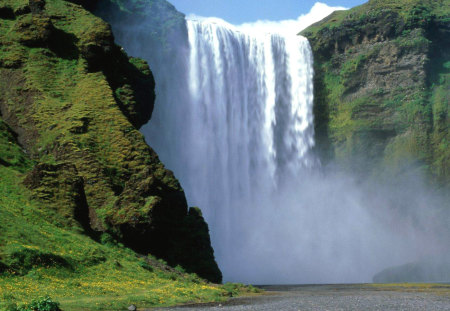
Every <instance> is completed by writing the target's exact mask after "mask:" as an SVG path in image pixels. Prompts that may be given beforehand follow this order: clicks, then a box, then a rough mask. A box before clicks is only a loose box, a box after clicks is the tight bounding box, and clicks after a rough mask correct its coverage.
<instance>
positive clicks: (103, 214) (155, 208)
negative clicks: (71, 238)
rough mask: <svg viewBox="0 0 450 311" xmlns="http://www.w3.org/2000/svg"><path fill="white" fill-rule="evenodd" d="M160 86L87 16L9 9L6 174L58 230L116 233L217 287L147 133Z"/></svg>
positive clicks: (69, 6) (1, 36)
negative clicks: (39, 205) (144, 129)
mask: <svg viewBox="0 0 450 311" xmlns="http://www.w3.org/2000/svg"><path fill="white" fill-rule="evenodd" d="M81 4H83V3H81ZM154 86H155V83H154V80H153V77H152V73H151V71H150V69H149V67H148V65H147V63H146V62H145V61H143V60H141V59H137V58H132V57H129V56H128V55H127V54H126V53H125V51H124V50H123V49H122V48H121V47H119V46H117V45H116V44H115V43H114V37H113V35H112V32H111V28H110V26H109V25H108V24H107V23H106V22H104V21H103V20H102V19H100V18H98V17H96V16H95V15H93V14H92V13H90V12H89V11H87V10H86V9H85V8H83V7H82V6H81V5H80V4H76V3H71V2H67V1H63V0H47V1H44V0H29V1H28V0H0V111H1V115H0V116H1V123H0V125H1V127H0V134H1V135H3V136H4V137H6V138H7V139H6V142H5V143H4V144H3V145H2V150H1V153H0V167H3V168H6V167H15V168H17V169H14V170H15V171H16V172H18V173H17V174H13V175H11V176H12V177H11V178H14V183H15V184H21V185H24V186H26V187H27V189H28V190H27V191H30V193H31V194H32V199H33V200H37V201H39V202H41V203H42V204H44V206H46V208H48V209H50V210H52V211H54V212H55V214H56V215H59V216H62V217H59V216H58V217H57V219H58V220H57V222H58V224H59V225H60V226H66V227H67V228H71V227H74V228H75V227H77V228H78V227H80V228H83V231H84V232H85V233H86V234H88V235H90V236H91V237H92V238H94V239H95V238H97V237H98V236H99V235H100V234H101V233H104V232H107V233H108V234H110V235H112V236H114V237H115V238H116V239H118V240H119V241H121V242H122V243H124V244H125V246H128V247H131V248H132V249H134V250H135V251H138V252H139V253H143V254H147V253H151V254H152V255H155V256H157V257H160V258H164V259H165V260H167V261H168V262H169V264H171V265H177V264H178V265H181V266H183V267H184V268H185V269H186V270H187V271H188V272H196V273H198V274H199V275H200V276H202V277H205V278H207V279H209V280H211V281H215V282H220V281H221V274H220V271H219V269H218V267H217V264H216V263H215V261H214V256H213V251H212V248H211V246H210V241H209V234H208V228H207V225H206V224H205V223H204V220H203V218H202V216H201V213H200V212H199V211H198V210H197V209H191V210H190V211H188V208H187V203H186V199H185V195H184V192H183V189H182V188H181V186H180V184H179V183H178V181H177V179H176V178H175V177H174V176H173V174H172V172H170V171H169V170H167V169H165V167H164V165H163V164H162V163H161V162H160V161H159V159H158V156H157V155H156V154H155V152H154V151H153V150H152V149H151V148H150V147H149V146H148V145H147V144H146V143H145V141H144V138H143V136H142V135H141V134H140V132H139V131H138V130H139V128H140V127H141V126H142V125H143V124H145V123H146V122H147V121H148V120H149V118H150V116H151V113H152V109H153V101H154V97H155V96H154ZM3 136H2V137H3ZM18 150H19V151H21V152H16V151H18ZM2 178H3V176H2ZM2 195H3V194H2ZM18 217H19V216H18ZM0 222H1V221H0ZM0 246H1V245H0Z"/></svg>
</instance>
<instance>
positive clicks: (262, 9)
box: [168, 0, 367, 24]
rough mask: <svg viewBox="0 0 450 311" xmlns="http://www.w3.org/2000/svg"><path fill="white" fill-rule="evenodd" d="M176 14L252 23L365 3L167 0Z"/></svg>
mask: <svg viewBox="0 0 450 311" xmlns="http://www.w3.org/2000/svg"><path fill="white" fill-rule="evenodd" d="M168 1H169V2H170V3H172V4H173V5H175V7H176V8H177V9H178V11H180V12H183V13H185V14H191V13H192V14H195V15H200V16H204V17H220V18H222V19H224V20H226V21H228V22H229V23H232V24H241V23H245V22H254V21H256V20H273V21H278V20H285V19H296V18H297V17H299V16H300V15H302V14H305V13H308V12H309V10H310V9H311V7H312V6H313V5H314V3H316V2H322V3H325V4H327V5H329V6H343V7H348V8H350V7H354V6H357V5H360V4H363V3H365V2H367V0H321V1H316V0H168Z"/></svg>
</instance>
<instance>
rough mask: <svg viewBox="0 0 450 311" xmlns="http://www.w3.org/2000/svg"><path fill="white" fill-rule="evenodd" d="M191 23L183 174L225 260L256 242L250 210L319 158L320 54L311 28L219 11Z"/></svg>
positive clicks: (219, 255) (223, 264) (188, 188)
mask: <svg viewBox="0 0 450 311" xmlns="http://www.w3.org/2000/svg"><path fill="white" fill-rule="evenodd" d="M187 28H188V35H189V44H190V55H189V71H188V81H189V96H190V100H188V101H186V102H185V103H186V104H188V105H189V107H190V109H189V110H188V111H189V112H188V114H187V115H185V124H184V125H181V128H182V130H181V131H180V135H181V136H182V137H183V138H182V140H183V141H184V143H185V144H187V145H188V146H189V147H188V148H186V150H184V152H183V153H184V154H183V155H179V156H182V157H188V158H189V161H187V162H186V163H187V164H186V165H187V167H185V168H184V170H183V171H184V173H183V175H184V176H180V178H181V180H182V182H183V185H184V187H185V190H186V193H187V195H188V200H189V202H190V203H191V204H194V205H198V206H201V207H203V210H204V213H205V217H206V219H207V220H208V222H209V224H210V227H211V232H212V240H213V246H214V247H215V250H216V255H217V258H218V261H219V263H220V264H221V265H222V267H225V266H226V262H228V261H227V260H224V258H225V257H226V256H227V254H233V257H235V258H236V259H237V258H238V257H239V256H238V254H236V251H237V248H236V246H237V244H238V243H239V242H238V241H240V243H241V244H242V246H243V247H244V246H246V247H250V245H246V243H247V242H248V241H246V234H247V230H246V228H245V226H242V224H243V222H242V221H241V220H242V217H244V215H245V214H246V213H255V212H256V210H255V209H257V208H258V207H257V206H258V205H259V206H260V208H261V205H260V203H258V201H259V200H260V199H261V198H262V195H263V194H264V195H265V196H269V197H270V196H271V195H270V194H271V193H274V192H276V190H277V187H278V186H280V185H281V184H284V183H286V182H289V178H292V177H294V176H295V177H297V176H298V173H299V172H300V170H301V169H302V168H303V167H305V166H308V165H311V162H312V159H311V157H310V156H309V154H308V151H309V150H310V149H311V147H312V146H313V145H314V139H313V114H312V100H313V95H312V91H313V86H312V76H313V69H312V53H311V49H310V46H309V43H308V41H307V40H306V39H305V38H303V37H299V36H296V35H292V36H283V35H271V34H265V33H257V32H254V33H250V32H240V31H239V30H238V29H236V28H234V27H233V26H231V25H228V24H226V23H225V22H223V21H220V20H217V19H205V20H188V21H187ZM234 264H237V262H235V263H233V265H234ZM224 272H225V275H227V271H224Z"/></svg>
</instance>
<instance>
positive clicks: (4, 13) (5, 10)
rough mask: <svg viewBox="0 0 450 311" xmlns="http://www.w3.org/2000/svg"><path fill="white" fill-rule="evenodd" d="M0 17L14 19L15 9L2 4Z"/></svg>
mask: <svg viewBox="0 0 450 311" xmlns="http://www.w3.org/2000/svg"><path fill="white" fill-rule="evenodd" d="M0 18H3V19H14V18H15V16H14V11H13V9H11V8H10V7H7V6H0Z"/></svg>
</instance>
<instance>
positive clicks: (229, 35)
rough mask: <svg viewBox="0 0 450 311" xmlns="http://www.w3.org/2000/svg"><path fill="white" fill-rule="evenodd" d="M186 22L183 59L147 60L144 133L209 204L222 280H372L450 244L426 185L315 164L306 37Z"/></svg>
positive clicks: (194, 202) (203, 204)
mask: <svg viewBox="0 0 450 311" xmlns="http://www.w3.org/2000/svg"><path fill="white" fill-rule="evenodd" d="M266 26H267V25H266ZM266 28H267V27H266ZM187 30H188V36H189V38H188V39H189V47H188V52H187V54H186V55H184V54H182V53H181V54H180V55H182V56H183V55H184V58H183V57H181V58H182V59H184V61H181V62H177V64H176V65H171V66H167V64H158V63H155V64H151V66H152V68H158V66H160V68H159V69H158V70H157V72H159V74H158V76H159V77H158V76H157V84H158V83H159V91H158V95H157V96H158V102H157V105H156V108H155V113H154V115H153V117H152V120H151V122H150V123H149V124H148V125H147V126H146V127H145V128H144V129H143V132H144V134H145V136H146V139H147V140H148V141H149V143H150V145H151V146H152V147H154V148H155V149H156V151H157V152H158V154H159V155H160V157H161V160H162V161H163V163H165V164H166V165H167V167H168V168H170V169H172V170H173V171H174V172H175V175H176V176H177V178H179V180H180V181H181V184H182V186H183V188H184V189H185V192H186V196H187V199H188V202H189V205H190V206H199V207H200V208H201V209H202V210H203V213H204V216H205V218H206V220H207V222H208V224H209V227H210V231H211V237H212V243H213V247H214V250H215V255H216V259H217V261H218V263H219V266H220V268H221V270H222V272H223V274H224V279H225V281H239V282H249V283H259V284H261V283H270V284H276V283H339V282H369V281H370V280H371V278H372V276H373V275H374V274H375V273H376V272H378V271H380V270H381V269H384V268H386V267H388V266H393V265H398V264H404V263H406V262H412V261H414V260H418V259H420V258H422V257H423V256H425V257H426V256H429V255H430V254H437V255H436V256H439V252H440V251H441V252H443V253H445V252H446V249H448V247H444V248H442V245H446V244H445V243H446V241H447V240H448V237H445V235H444V237H443V238H442V239H443V241H444V243H441V242H442V241H440V240H439V239H437V238H436V236H437V235H436V232H439V230H440V229H439V226H438V225H437V224H438V223H439V220H438V219H439V214H438V213H434V212H432V210H431V207H433V206H438V205H439V204H440V203H439V202H438V201H437V200H435V198H434V197H430V196H428V195H427V194H426V193H425V192H423V191H422V190H423V189H422V185H420V183H417V184H411V185H408V186H404V185H402V186H400V187H399V188H396V189H395V191H392V189H393V188H390V186H380V185H377V186H374V185H369V184H367V185H365V184H363V185H361V182H360V181H355V180H354V179H353V178H351V177H349V176H343V175H339V174H326V175H323V174H322V173H317V172H315V171H316V170H314V169H312V168H314V167H316V164H317V163H316V161H315V160H314V157H313V156H312V154H311V152H310V151H311V148H312V147H313V146H314V132H313V114H312V102H313V95H312V94H313V85H312V78H313V69H312V65H313V60H312V55H311V50H310V47H309V44H308V42H307V40H306V39H304V38H302V37H299V36H296V35H295V34H292V35H288V34H285V33H281V34H267V33H265V32H264V31H261V28H258V27H248V25H246V26H243V27H234V26H232V25H229V24H227V23H225V22H224V21H221V20H218V19H198V20H188V21H187ZM140 44H144V43H142V42H140V41H139V42H135V43H134V44H131V45H132V46H135V47H137V48H136V51H140V50H141V48H140ZM164 66H165V67H164ZM165 68H172V69H170V70H169V69H167V70H168V71H167V72H166V69H165ZM186 81H187V84H185V83H186ZM161 85H162V86H161ZM399 206H406V207H407V208H409V211H406V210H405V209H402V208H400V207H399ZM430 228H433V229H430ZM444 232H447V231H445V230H444Z"/></svg>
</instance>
